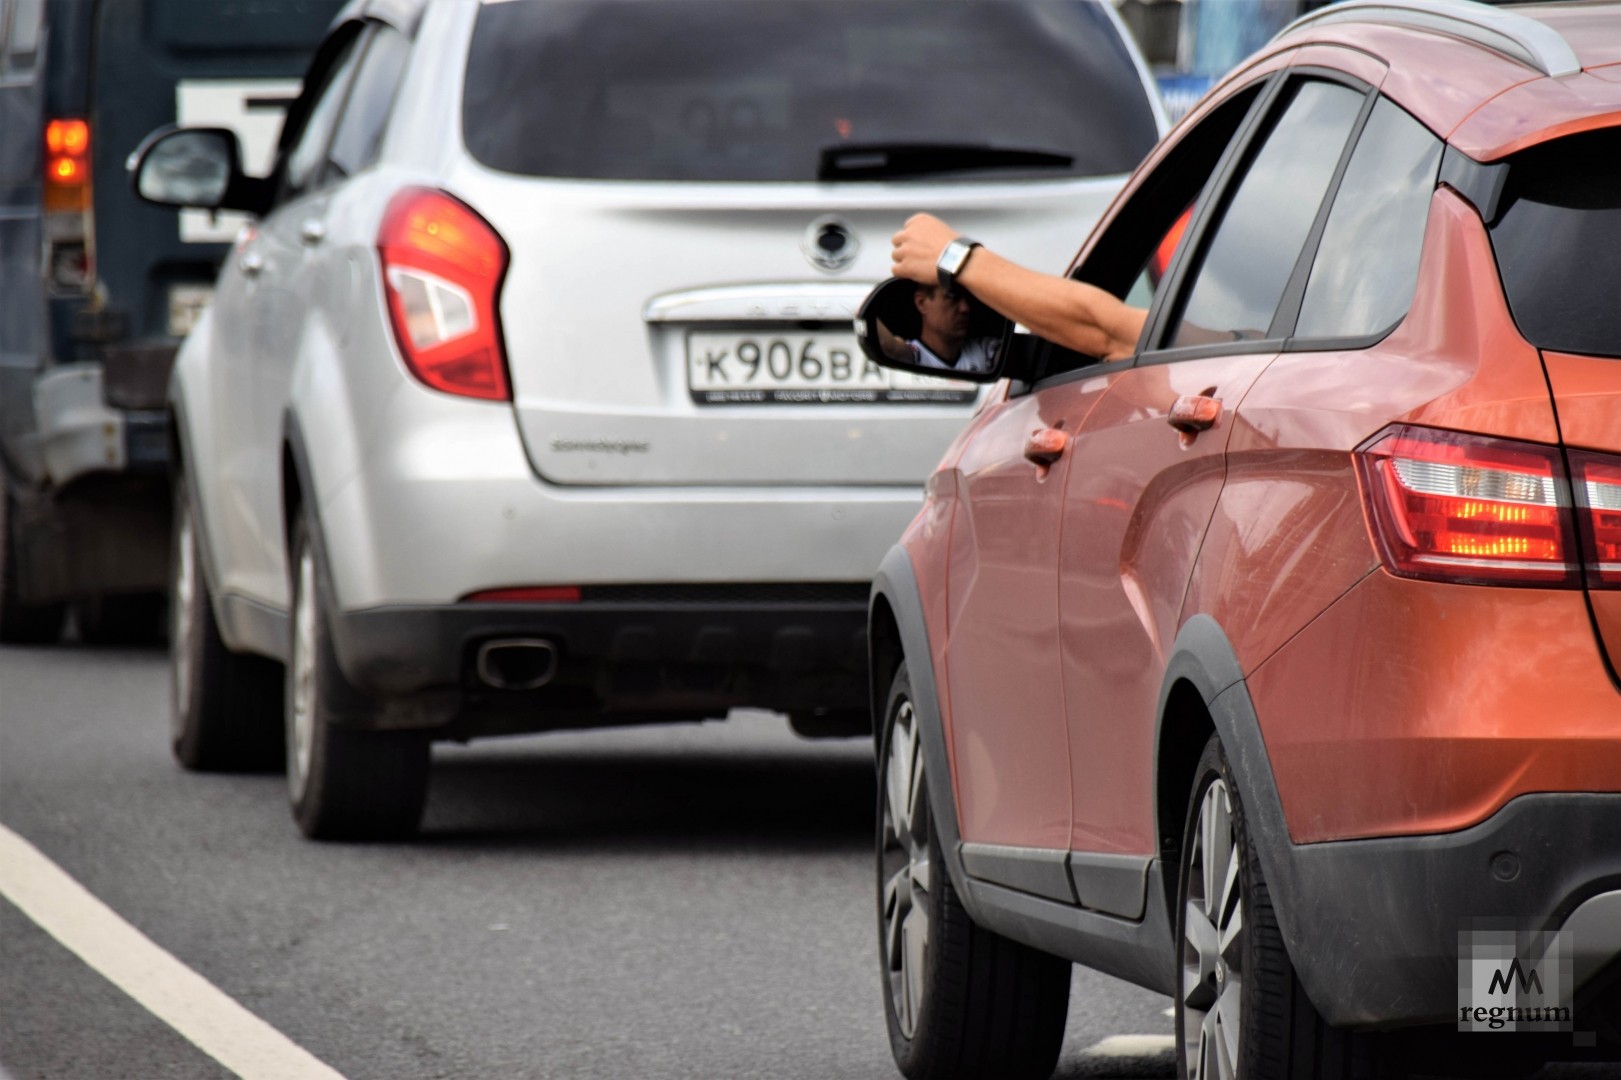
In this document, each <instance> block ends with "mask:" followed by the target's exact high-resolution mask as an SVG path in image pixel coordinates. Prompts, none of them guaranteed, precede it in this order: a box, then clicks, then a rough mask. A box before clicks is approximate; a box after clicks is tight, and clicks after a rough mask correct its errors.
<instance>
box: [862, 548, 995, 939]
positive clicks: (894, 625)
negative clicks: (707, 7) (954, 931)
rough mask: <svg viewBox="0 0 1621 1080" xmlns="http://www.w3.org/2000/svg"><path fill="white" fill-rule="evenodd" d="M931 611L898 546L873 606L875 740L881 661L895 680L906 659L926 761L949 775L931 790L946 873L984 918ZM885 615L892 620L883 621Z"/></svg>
mask: <svg viewBox="0 0 1621 1080" xmlns="http://www.w3.org/2000/svg"><path fill="white" fill-rule="evenodd" d="M925 610H926V609H925V608H924V606H923V596H922V592H921V590H920V589H919V587H918V583H917V576H916V574H914V573H913V572H912V560H911V556H910V555H908V554H907V551H906V548H905V547H904V546H903V545H901V544H896V545H895V546H894V547H892V548H890V549H889V554H887V555H885V556H884V561H883V562H882V563H881V564H879V567H878V573H877V574H876V575H875V576H874V578H873V583H872V600H871V604H870V607H869V625H868V635H867V642H868V646H867V647H868V661H869V667H870V670H871V671H872V679H873V700H874V702H875V705H876V708H877V710H878V711H877V712H875V713H874V714H873V716H874V724H873V732H874V735H873V737H874V739H875V740H882V738H883V727H884V720H883V709H884V705H885V703H886V702H887V699H888V695H889V683H888V681H885V682H883V683H882V684H880V683H879V679H880V678H881V676H880V674H879V672H880V671H881V670H883V669H882V668H880V667H879V666H878V665H879V664H880V662H882V663H887V664H889V668H888V671H889V678H890V679H893V677H894V673H895V671H896V670H897V669H898V668H899V666H900V664H901V662H902V661H905V663H906V672H907V675H908V677H909V678H910V680H911V683H912V707H913V709H914V710H916V713H917V726H918V731H919V733H920V736H921V738H922V741H923V765H924V768H925V769H926V770H927V774H928V775H929V776H931V777H943V778H944V782H943V783H942V782H940V781H939V780H935V781H933V782H931V783H929V785H928V792H929V810H930V812H931V813H932V814H933V815H934V827H935V829H936V830H937V832H938V835H939V838H940V850H941V852H942V853H943V854H944V855H945V860H946V872H947V873H948V874H949V875H950V877H951V884H952V887H953V888H954V889H956V891H957V894H958V898H959V899H960V900H961V901H962V904H963V907H964V908H965V909H967V911H968V915H969V917H970V918H972V919H974V920H975V921H976V922H980V921H983V920H982V917H981V913H980V912H979V911H977V910H976V908H977V904H976V902H975V899H974V894H973V890H972V889H970V888H969V887H968V875H967V872H966V871H965V870H964V869H963V865H962V833H961V829H960V827H959V825H958V822H957V796H956V792H955V791H954V790H953V788H952V780H951V776H952V773H951V753H950V747H949V743H948V740H947V738H946V731H945V723H944V720H943V718H942V713H941V709H940V696H939V691H938V683H937V681H936V679H935V671H934V652H933V650H932V649H931V648H930V645H929V627H928V622H927V618H926V615H925ZM885 619H887V622H885V621H883V620H885ZM885 635H888V636H887V637H886V636H885ZM879 749H881V748H879Z"/></svg>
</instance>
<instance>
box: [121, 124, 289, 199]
mask: <svg viewBox="0 0 1621 1080" xmlns="http://www.w3.org/2000/svg"><path fill="white" fill-rule="evenodd" d="M241 162H242V150H241V145H240V143H239V142H238V140H237V136H236V132H234V131H231V130H230V129H228V128H217V127H196V128H177V127H173V126H169V127H163V128H159V129H158V130H157V131H154V132H153V133H152V134H150V135H148V136H147V137H146V138H145V139H144V140H142V142H141V145H140V146H138V147H136V149H135V152H134V153H132V154H131V155H130V156H129V160H128V161H127V162H125V168H127V169H128V170H129V173H130V179H131V182H132V183H133V185H134V188H135V194H136V195H138V196H139V197H140V198H141V199H143V200H145V201H146V202H149V203H154V204H156V205H158V206H178V207H185V208H188V209H194V210H244V211H247V212H248V213H251V214H262V213H263V212H264V211H265V209H266V208H267V207H268V205H269V189H270V183H269V181H267V180H262V179H258V178H256V177H251V176H246V175H244V174H243V172H242V164H241Z"/></svg>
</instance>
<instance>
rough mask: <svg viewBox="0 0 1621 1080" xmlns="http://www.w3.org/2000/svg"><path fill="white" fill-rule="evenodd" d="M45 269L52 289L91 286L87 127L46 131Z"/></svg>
mask: <svg viewBox="0 0 1621 1080" xmlns="http://www.w3.org/2000/svg"><path fill="white" fill-rule="evenodd" d="M44 179H45V191H44V209H45V244H46V255H45V268H46V273H47V275H48V277H49V280H50V283H51V285H52V286H54V287H55V288H57V289H71V290H78V289H85V288H88V287H89V285H90V236H89V234H90V218H89V215H90V205H91V202H90V124H89V123H88V122H87V121H84V120H73V119H59V120H52V121H50V122H49V123H47V124H46V125H45V178H44Z"/></svg>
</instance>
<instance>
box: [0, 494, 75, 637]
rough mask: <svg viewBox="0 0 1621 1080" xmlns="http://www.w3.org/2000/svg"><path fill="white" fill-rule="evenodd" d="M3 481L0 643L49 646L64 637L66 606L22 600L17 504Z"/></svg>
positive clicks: (1, 506)
mask: <svg viewBox="0 0 1621 1080" xmlns="http://www.w3.org/2000/svg"><path fill="white" fill-rule="evenodd" d="M5 487H6V485H5V479H4V478H3V477H0V642H4V643H5V644H7V645H48V644H51V643H52V642H54V641H56V640H57V639H58V638H60V637H61V636H62V623H63V620H64V619H65V618H66V616H67V606H66V605H65V604H25V603H23V602H22V601H21V600H19V599H18V595H19V593H20V592H21V586H20V583H19V580H18V577H17V574H18V570H19V567H18V565H17V544H16V538H15V537H14V536H13V534H12V529H13V528H14V525H13V524H12V523H13V522H14V521H16V504H15V503H14V502H12V499H11V493H10V492H9V491H7V490H6V489H5Z"/></svg>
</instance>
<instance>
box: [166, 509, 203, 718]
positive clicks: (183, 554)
mask: <svg viewBox="0 0 1621 1080" xmlns="http://www.w3.org/2000/svg"><path fill="white" fill-rule="evenodd" d="M175 519H176V520H175V541H174V542H175V562H174V593H173V595H172V596H171V597H170V599H169V678H170V681H171V685H170V692H171V693H172V694H173V695H174V708H173V709H172V710H170V713H169V722H170V728H171V730H170V734H171V735H172V736H173V737H174V739H175V740H177V741H178V740H179V739H180V738H181V737H182V736H183V735H184V734H185V725H186V714H187V712H188V711H189V710H191V709H192V708H194V707H195V704H194V703H193V702H192V700H191V698H190V694H189V687H190V686H191V650H192V635H193V634H195V633H196V632H197V628H196V626H195V619H194V618H193V615H192V604H193V602H194V601H195V600H196V589H197V583H196V577H195V574H196V559H197V554H196V550H195V540H196V537H195V536H194V535H193V532H192V528H193V527H192V523H191V505H190V503H189V502H188V500H187V499H186V497H185V496H184V495H181V496H180V497H179V505H178V506H177V507H176V514H175Z"/></svg>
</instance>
